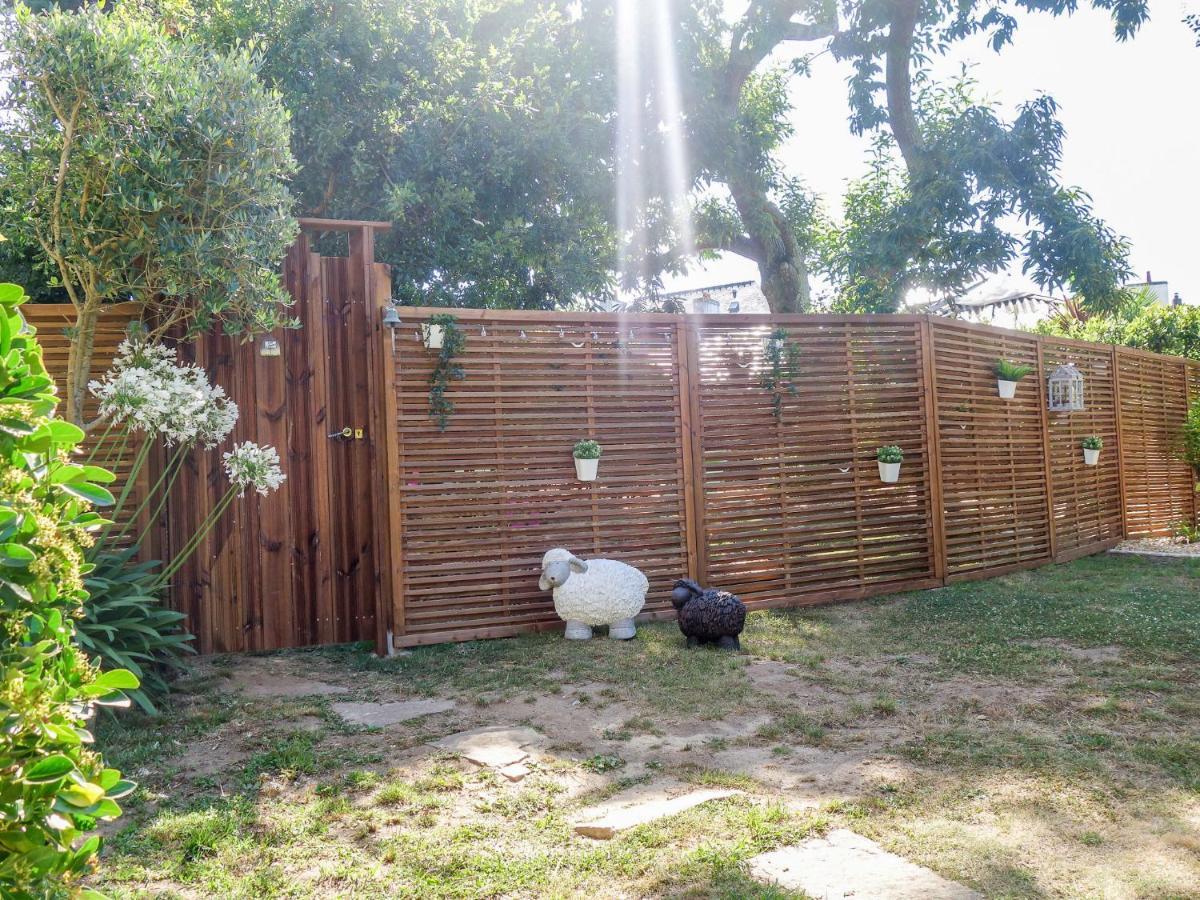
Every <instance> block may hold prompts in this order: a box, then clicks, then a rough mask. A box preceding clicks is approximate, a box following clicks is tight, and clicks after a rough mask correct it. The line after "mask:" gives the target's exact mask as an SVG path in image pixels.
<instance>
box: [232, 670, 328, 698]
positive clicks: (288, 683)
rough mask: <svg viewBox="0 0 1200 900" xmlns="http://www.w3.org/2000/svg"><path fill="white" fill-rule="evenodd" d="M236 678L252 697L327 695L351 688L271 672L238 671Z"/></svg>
mask: <svg viewBox="0 0 1200 900" xmlns="http://www.w3.org/2000/svg"><path fill="white" fill-rule="evenodd" d="M236 680H237V681H238V682H239V683H240V685H241V688H242V690H243V691H245V693H246V694H247V695H248V696H250V697H326V696H329V695H330V694H344V693H346V692H347V691H348V690H350V688H348V687H343V686H342V685H340V684H329V683H328V682H325V681H315V680H313V679H311V678H299V677H297V676H295V675H273V674H270V673H260V672H256V673H253V674H251V673H238V675H237V676H236Z"/></svg>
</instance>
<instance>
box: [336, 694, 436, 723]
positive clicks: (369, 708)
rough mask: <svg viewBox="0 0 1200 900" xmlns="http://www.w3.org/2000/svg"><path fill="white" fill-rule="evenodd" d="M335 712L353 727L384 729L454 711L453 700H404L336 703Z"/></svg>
mask: <svg viewBox="0 0 1200 900" xmlns="http://www.w3.org/2000/svg"><path fill="white" fill-rule="evenodd" d="M332 708H333V711H334V712H335V713H337V714H338V715H339V716H341V717H342V718H343V719H345V720H346V721H347V722H349V723H350V724H351V725H367V726H369V727H371V728H384V727H386V726H388V725H395V724H397V723H399V722H407V721H409V720H411V719H419V718H421V716H431V715H433V714H434V713H440V712H446V711H447V710H450V709H454V701H453V700H402V701H398V702H395V703H357V702H343V703H334V704H333V706H332Z"/></svg>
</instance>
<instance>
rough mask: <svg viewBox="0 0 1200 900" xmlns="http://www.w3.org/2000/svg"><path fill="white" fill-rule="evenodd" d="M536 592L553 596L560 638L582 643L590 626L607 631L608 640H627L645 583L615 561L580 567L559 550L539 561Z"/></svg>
mask: <svg viewBox="0 0 1200 900" xmlns="http://www.w3.org/2000/svg"><path fill="white" fill-rule="evenodd" d="M538 587H540V588H541V589H542V590H543V591H549V590H553V591H554V611H555V612H556V613H558V614H559V616H561V617H562V618H563V619H565V620H566V623H567V630H566V637H567V639H568V640H572V641H586V640H587V639H588V638H590V637H591V636H592V626H593V625H607V626H608V636H609V637H613V638H619V639H620V640H629V639H630V638H631V637H633V636H634V635H635V634H636V633H637V627H636V626H635V625H634V622H633V617H634V616H636V615H637V614H638V613H640V612H641V611H642V607H643V606H644V605H645V604H646V591H647V590H649V589H650V582H649V580H648V579H647V578H646V576H645V575H644V574H643V573H642V572H641V571H640V570H638V569H635V568H634V567H633V566H631V565H628V564H627V563H623V562H620V561H619V560H615V559H590V560H588V561H586V562H584V561H583V560H582V559H580V558H579V557H577V556H575V555H574V554H573V553H571V551H569V550H564V549H562V548H561V547H558V548H555V549H554V550H547V551H546V555H545V556H543V557H542V577H541V578H539V579H538Z"/></svg>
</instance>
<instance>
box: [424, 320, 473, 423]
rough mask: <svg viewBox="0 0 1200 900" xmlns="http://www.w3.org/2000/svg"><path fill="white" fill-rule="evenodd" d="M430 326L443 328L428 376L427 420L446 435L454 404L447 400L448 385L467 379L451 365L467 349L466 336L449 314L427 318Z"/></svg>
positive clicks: (459, 369)
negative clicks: (435, 356)
mask: <svg viewBox="0 0 1200 900" xmlns="http://www.w3.org/2000/svg"><path fill="white" fill-rule="evenodd" d="M429 324H430V325H441V326H442V347H441V349H440V350H439V351H438V357H437V362H436V363H435V364H434V367H433V372H432V373H431V374H430V376H429V418H431V419H433V420H434V421H435V422H437V426H438V431H445V430H446V426H447V425H448V424H449V422H450V415H451V413H453V412H454V403H453V402H452V401H451V400H450V398H449V397H447V396H446V390H447V389H448V388H449V387H450V383H451V382H454V381H462V380H463V379H464V378H466V377H467V375H466V372H464V371H463V367H462V366H460V365H459V364H458V363H456V362H455V361H454V359H455V357H457V356H459V355H461V354H462V352H463V349H464V348H465V347H466V346H467V336H466V334H464V333H463V330H462V329H461V328H459V327H458V320H457V319H456V318H455V317H454V316H452V315H450V314H448V313H438V314H437V315H433V316H430V317H429Z"/></svg>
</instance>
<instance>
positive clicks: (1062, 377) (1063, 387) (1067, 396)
mask: <svg viewBox="0 0 1200 900" xmlns="http://www.w3.org/2000/svg"><path fill="white" fill-rule="evenodd" d="M1047 398H1048V400H1049V407H1050V411H1051V412H1078V411H1079V410H1081V409H1083V373H1082V372H1080V371H1079V369H1077V368H1075V364H1074V363H1067V364H1066V365H1065V366H1059V367H1058V368H1057V369H1055V370H1054V371H1053V372H1051V373H1050V377H1049V378H1048V379H1047Z"/></svg>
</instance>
